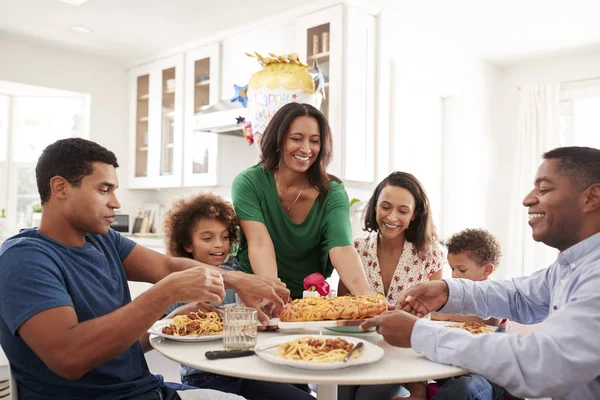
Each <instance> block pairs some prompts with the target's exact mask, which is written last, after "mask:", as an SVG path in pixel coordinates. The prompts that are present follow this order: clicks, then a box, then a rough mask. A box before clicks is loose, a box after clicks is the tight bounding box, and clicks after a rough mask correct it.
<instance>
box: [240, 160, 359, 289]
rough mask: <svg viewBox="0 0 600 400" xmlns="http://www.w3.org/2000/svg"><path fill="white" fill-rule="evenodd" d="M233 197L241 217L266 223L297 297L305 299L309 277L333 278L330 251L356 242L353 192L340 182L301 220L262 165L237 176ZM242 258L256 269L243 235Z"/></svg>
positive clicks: (281, 267)
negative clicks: (283, 202) (287, 208)
mask: <svg viewBox="0 0 600 400" xmlns="http://www.w3.org/2000/svg"><path fill="white" fill-rule="evenodd" d="M231 197H232V198H233V205H234V207H235V212H236V213H237V216H238V218H239V219H240V221H257V222H260V223H262V224H264V225H265V226H266V227H267V229H268V231H269V235H271V240H272V241H273V247H274V248H275V256H276V259H277V275H278V277H279V278H280V279H281V280H282V281H283V282H285V284H286V285H287V287H288V289H290V291H291V294H292V297H294V298H298V297H302V291H303V290H304V288H303V286H302V282H303V281H304V278H305V277H306V276H307V275H309V274H312V273H314V272H320V273H321V274H323V275H324V276H325V277H326V278H327V277H329V276H331V272H332V271H333V266H332V265H331V262H330V261H329V250H330V249H332V248H334V247H340V246H349V245H352V229H351V227H350V216H349V215H350V214H349V205H348V194H347V193H346V190H345V189H344V186H343V185H342V184H341V183H339V182H334V181H332V182H331V185H330V188H329V190H328V191H327V194H326V195H325V198H324V199H323V200H322V201H321V200H316V201H315V203H314V204H313V206H312V208H311V209H310V211H309V213H308V215H307V217H306V219H305V220H304V221H303V222H302V223H300V224H296V223H295V222H294V221H292V220H291V219H290V217H289V216H288V215H287V214H286V213H285V211H284V209H283V206H282V205H281V202H280V201H279V196H278V194H277V188H276V187H275V181H274V179H273V175H272V174H271V173H270V172H269V171H267V170H265V169H263V168H262V167H261V166H259V165H257V166H254V167H251V168H248V169H246V170H245V171H242V172H241V173H240V174H239V175H238V176H236V178H235V179H234V181H233V186H232V188H231ZM238 261H239V263H240V267H241V268H242V270H243V271H245V272H249V273H251V272H252V268H251V267H250V260H249V258H248V242H247V241H246V238H245V237H244V235H243V234H242V241H241V244H240V249H239V252H238Z"/></svg>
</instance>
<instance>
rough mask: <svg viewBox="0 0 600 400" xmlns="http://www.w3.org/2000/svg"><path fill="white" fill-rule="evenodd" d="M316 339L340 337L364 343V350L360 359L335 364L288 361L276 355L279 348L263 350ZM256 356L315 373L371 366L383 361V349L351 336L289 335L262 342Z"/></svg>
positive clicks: (257, 347)
mask: <svg viewBox="0 0 600 400" xmlns="http://www.w3.org/2000/svg"><path fill="white" fill-rule="evenodd" d="M307 336H310V337H314V338H319V337H320V338H325V339H333V338H335V337H339V338H342V339H345V340H347V341H348V342H350V343H354V344H356V343H358V342H363V348H362V349H361V350H360V351H361V354H360V357H358V358H356V359H354V360H349V361H348V362H345V363H344V362H341V361H340V362H333V363H315V362H309V361H297V360H288V359H286V358H281V357H278V356H276V355H275V352H276V351H277V347H272V348H269V349H265V350H261V348H265V347H268V346H272V345H275V344H282V343H286V342H291V341H292V340H296V339H299V338H302V337H307ZM254 351H255V352H256V355H258V356H259V357H260V358H262V359H263V360H265V361H268V362H270V363H273V364H279V365H286V366H288V367H294V368H300V369H309V370H315V371H328V370H334V369H342V368H348V367H353V366H355V365H362V364H370V363H373V362H375V361H379V360H381V358H382V357H383V349H382V348H381V347H379V346H377V345H374V344H373V343H371V342H367V341H366V340H362V339H361V338H356V337H350V336H318V335H288V336H277V337H274V338H271V339H268V340H265V341H261V342H260V344H259V345H258V346H256V348H255V349H254Z"/></svg>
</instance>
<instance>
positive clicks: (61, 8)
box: [0, 0, 305, 62]
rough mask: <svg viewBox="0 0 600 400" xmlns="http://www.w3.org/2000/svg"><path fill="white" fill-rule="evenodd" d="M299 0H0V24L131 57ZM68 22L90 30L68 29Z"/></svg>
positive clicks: (271, 13) (48, 39)
mask: <svg viewBox="0 0 600 400" xmlns="http://www.w3.org/2000/svg"><path fill="white" fill-rule="evenodd" d="M303 4H305V3H302V2H299V1H298V0H259V1H258V0H245V1H242V0H88V1H87V2H85V3H84V4H82V5H80V6H73V5H70V4H65V3H62V2H59V1H57V0H0V30H4V31H6V32H11V33H17V34H20V35H25V36H28V37H31V38H34V39H38V40H43V41H46V42H49V43H54V44H57V45H60V46H62V47H68V48H74V49H77V50H79V51H84V52H87V53H92V54H101V55H106V56H109V57H113V58H118V59H122V60H124V61H126V62H131V61H136V60H139V59H141V58H144V57H147V56H149V55H152V54H156V53H160V52H164V51H167V50H169V49H171V48H173V47H176V46H179V45H182V44H185V43H189V42H193V41H195V40H199V39H202V38H203V37H207V36H212V35H215V33H216V32H220V31H225V30H230V29H236V27H239V26H242V25H248V24H250V23H253V22H256V21H260V20H263V19H267V18H270V17H272V16H274V15H277V14H280V13H282V12H285V11H288V10H290V9H293V8H294V7H296V8H297V7H298V6H302V5H303ZM71 26H84V27H87V28H90V29H92V31H93V32H91V33H88V34H82V33H79V32H74V31H73V30H71ZM0 34H1V32H0Z"/></svg>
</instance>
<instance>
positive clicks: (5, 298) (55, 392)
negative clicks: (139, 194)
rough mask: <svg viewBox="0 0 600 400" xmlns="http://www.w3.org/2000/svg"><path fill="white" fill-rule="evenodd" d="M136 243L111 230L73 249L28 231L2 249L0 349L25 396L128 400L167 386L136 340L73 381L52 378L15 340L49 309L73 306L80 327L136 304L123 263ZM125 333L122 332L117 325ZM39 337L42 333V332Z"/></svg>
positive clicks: (87, 235)
mask: <svg viewBox="0 0 600 400" xmlns="http://www.w3.org/2000/svg"><path fill="white" fill-rule="evenodd" d="M134 246H135V242H133V241H131V240H129V239H127V238H124V237H123V236H121V235H120V234H119V233H117V232H115V231H113V230H112V229H111V230H109V232H108V233H107V234H106V235H92V234H86V236H85V244H84V245H83V246H81V247H70V246H66V245H64V244H62V243H60V242H57V241H55V240H53V239H51V238H49V237H48V236H46V235H44V234H43V233H41V232H39V231H37V230H36V229H26V230H24V231H22V232H21V233H19V234H18V235H16V236H13V237H11V238H10V239H8V240H7V241H6V242H4V244H3V245H2V247H1V248H0V344H2V348H3V349H4V352H5V353H6V356H7V357H8V360H9V362H10V365H11V368H12V371H13V373H14V376H15V378H16V380H17V381H18V385H19V386H18V391H19V398H21V399H35V400H38V399H40V400H41V399H44V400H45V399H91V398H94V399H123V398H127V397H131V396H134V395H137V394H140V393H144V392H147V391H150V390H152V389H154V388H155V387H157V386H158V385H160V384H161V383H162V378H161V377H160V376H154V375H152V374H151V373H150V371H149V370H148V365H147V364H146V359H145V358H144V352H143V351H142V347H141V345H140V343H139V342H136V343H134V344H133V345H132V346H131V347H130V348H129V349H127V350H125V351H124V352H123V353H121V354H120V355H118V356H117V357H116V358H114V359H113V360H111V361H109V362H107V363H106V364H104V365H101V366H99V367H98V368H95V369H93V370H91V371H89V372H88V373H87V374H85V375H84V376H83V377H81V378H80V379H78V380H76V381H70V380H67V379H64V378H61V377H60V376H58V375H56V374H55V373H53V372H52V371H51V370H50V369H49V368H48V367H47V366H46V365H45V364H44V363H43V362H42V360H41V359H40V358H39V357H38V356H37V355H36V354H35V353H34V352H33V351H32V350H31V349H30V348H29V347H28V346H27V344H26V343H25V342H24V341H23V339H21V337H20V336H19V335H18V330H19V328H20V327H21V325H22V324H23V323H24V322H26V321H27V320H28V319H29V318H31V317H32V316H34V315H36V314H38V313H40V312H42V311H44V310H48V309H50V308H54V307H60V306H69V307H73V308H74V309H75V312H76V313H77V318H78V319H79V322H83V321H87V320H90V319H93V318H97V317H101V316H103V315H106V314H109V313H111V312H113V311H115V310H117V309H118V308H121V307H123V306H125V305H126V304H128V303H129V302H131V295H130V294H129V287H128V285H127V277H126V276H125V270H124V269H123V264H122V262H123V260H125V258H127V256H128V255H129V253H130V252H131V250H132V249H133V247H134ZM115 329H122V327H115ZM40 334H41V335H43V334H44V332H40Z"/></svg>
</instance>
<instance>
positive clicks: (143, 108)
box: [135, 74, 150, 177]
mask: <svg viewBox="0 0 600 400" xmlns="http://www.w3.org/2000/svg"><path fill="white" fill-rule="evenodd" d="M136 88H137V90H136V97H137V98H138V100H141V101H138V102H137V105H136V110H135V112H136V119H137V124H136V128H135V129H136V132H135V137H136V148H137V149H139V150H138V151H137V152H136V154H135V176H136V177H145V176H146V175H147V174H148V152H147V151H142V150H141V149H143V148H144V147H145V146H146V147H147V146H148V120H149V118H148V115H149V113H150V106H149V102H148V101H146V100H148V99H149V98H150V94H149V93H150V75H149V74H144V75H141V76H138V77H137V79H136Z"/></svg>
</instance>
